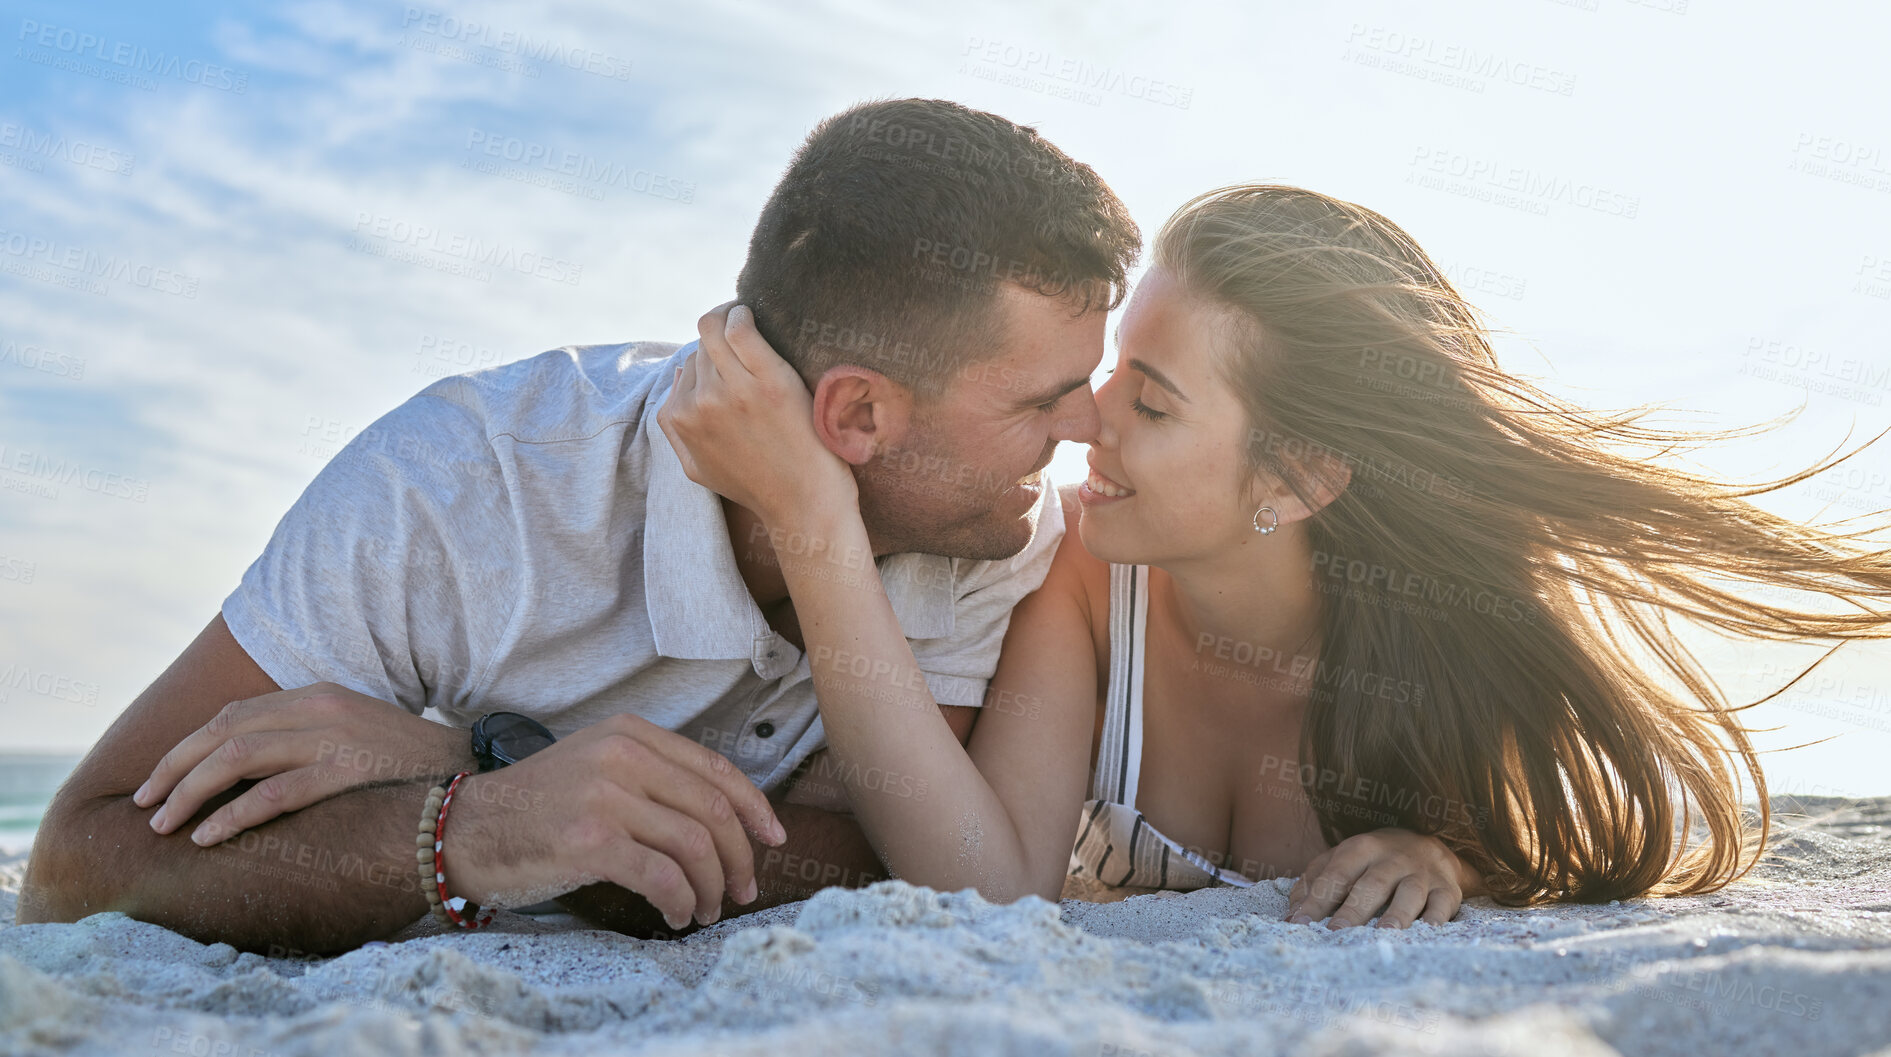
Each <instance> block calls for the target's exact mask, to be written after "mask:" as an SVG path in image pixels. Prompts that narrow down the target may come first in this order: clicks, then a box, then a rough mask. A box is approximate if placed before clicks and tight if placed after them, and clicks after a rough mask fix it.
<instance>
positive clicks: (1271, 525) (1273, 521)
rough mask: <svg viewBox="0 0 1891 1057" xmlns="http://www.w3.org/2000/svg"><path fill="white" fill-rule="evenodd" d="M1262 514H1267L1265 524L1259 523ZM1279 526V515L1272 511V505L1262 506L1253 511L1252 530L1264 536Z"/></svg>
mask: <svg viewBox="0 0 1891 1057" xmlns="http://www.w3.org/2000/svg"><path fill="white" fill-rule="evenodd" d="M1262 514H1266V515H1267V524H1265V525H1263V524H1261V515H1262ZM1279 527H1280V515H1279V514H1276V513H1274V508H1273V507H1271V506H1264V507H1262V508H1260V509H1259V510H1256V511H1255V512H1254V531H1256V532H1258V533H1260V534H1261V535H1263V536H1265V535H1267V534H1268V533H1270V532H1272V531H1274V530H1275V529H1277V528H1279Z"/></svg>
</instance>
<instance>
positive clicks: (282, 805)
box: [167, 767, 355, 848]
mask: <svg viewBox="0 0 1891 1057" xmlns="http://www.w3.org/2000/svg"><path fill="white" fill-rule="evenodd" d="M354 785H355V779H354V778H353V776H351V775H348V774H346V773H344V772H340V771H336V770H335V769H334V768H332V767H300V768H297V769H295V770H293V771H280V772H278V773H275V774H272V775H270V776H269V777H267V778H265V779H263V780H262V781H260V782H257V783H256V784H255V785H253V786H250V787H249V788H248V789H245V790H244V791H243V795H242V796H239V797H237V798H236V799H235V800H232V801H230V802H229V803H227V804H225V805H223V806H222V807H220V808H218V809H217V810H216V811H215V812H213V813H212V814H211V816H210V817H209V818H207V819H204V821H203V824H202V825H200V826H198V827H197V828H196V829H195V830H193V831H191V835H190V839H191V840H193V841H195V842H196V843H198V844H199V845H201V846H203V847H206V848H208V847H210V846H211V845H213V844H221V843H222V842H224V841H226V840H229V839H230V838H231V837H234V836H237V835H238V834H240V833H242V832H244V831H245V830H249V829H254V828H255V827H257V826H260V825H262V824H263V823H265V822H268V821H269V820H270V819H273V818H275V817H277V816H278V815H284V814H287V813H289V812H291V811H300V810H302V809H303V808H305V807H308V806H309V805H310V804H315V803H319V802H321V801H323V800H326V799H328V798H329V797H331V796H334V795H335V794H336V793H339V792H343V791H344V790H347V789H349V788H351V787H353V786H354ZM167 810H168V805H167ZM192 814H195V812H192ZM184 817H186V818H188V817H190V816H184Z"/></svg>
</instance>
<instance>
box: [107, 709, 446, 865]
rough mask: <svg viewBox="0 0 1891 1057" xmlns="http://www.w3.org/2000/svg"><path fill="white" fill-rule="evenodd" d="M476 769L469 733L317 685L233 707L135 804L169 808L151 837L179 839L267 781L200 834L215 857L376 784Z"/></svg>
mask: <svg viewBox="0 0 1891 1057" xmlns="http://www.w3.org/2000/svg"><path fill="white" fill-rule="evenodd" d="M477 769H478V765H477V763H475V762H474V760H473V749H472V740H471V738H470V737H469V736H468V735H467V733H466V731H464V730H460V729H458V728H457V727H449V726H446V725H444V724H440V723H435V722H433V721H432V720H429V719H422V718H420V717H419V716H416V715H414V714H413V713H412V712H409V711H407V710H406V709H404V708H402V707H400V706H399V705H394V704H389V703H388V702H386V701H381V700H377V699H375V698H372V697H368V696H367V695H365V694H358V693H356V692H354V691H353V690H350V689H348V688H347V687H345V686H337V685H335V684H334V683H316V684H314V685H312V686H305V687H302V688H301V689H299V690H280V691H277V692H276V693H273V694H264V695H263V696H261V697H252V698H249V699H248V700H244V701H232V702H230V703H229V704H228V705H225V706H224V708H223V711H221V712H219V713H217V714H216V716H215V717H214V718H212V719H211V720H210V722H208V723H206V724H204V725H203V726H202V727H199V728H198V729H197V730H196V731H195V732H194V733H192V734H191V735H190V736H189V737H187V738H185V739H184V740H183V741H180V742H178V743H177V745H176V747H174V748H173V749H171V751H170V752H168V753H166V754H165V755H164V758H163V759H161V760H159V761H158V765H157V767H156V768H155V769H154V770H152V772H151V777H150V778H149V779H147V780H146V781H145V783H144V785H143V786H141V787H139V789H138V791H137V792H136V793H134V794H132V798H131V800H132V803H134V804H137V805H138V806H139V807H150V806H151V805H152V804H156V803H158V802H159V801H163V806H162V807H160V808H158V810H157V811H156V812H155V813H153V814H152V816H151V828H152V829H154V830H156V831H158V832H159V833H170V832H171V831H173V830H175V829H177V828H178V827H179V826H182V825H183V824H184V823H186V822H188V821H190V820H191V819H192V818H193V817H195V816H196V814H197V812H198V810H199V809H200V808H202V807H203V806H204V803H205V802H206V801H208V800H209V799H210V798H211V797H213V796H216V795H217V794H218V793H221V792H223V791H224V790H226V789H229V788H230V787H231V786H233V785H235V784H236V783H237V782H240V781H243V780H245V779H255V778H260V779H262V781H260V782H257V783H256V784H255V785H253V786H251V787H250V788H249V789H247V790H245V791H244V793H243V795H242V796H239V797H237V798H236V799H234V800H232V801H230V802H229V803H227V804H225V805H223V806H222V807H220V808H218V809H217V810H216V812H215V813H214V814H212V815H211V816H210V817H209V818H207V819H205V820H204V823H203V825H201V826H198V827H197V828H196V830H194V831H193V832H192V833H191V839H192V840H194V841H196V842H197V843H198V844H201V845H204V846H206V847H208V846H209V845H212V844H218V843H221V842H223V841H226V840H229V839H230V838H231V837H234V836H236V835H237V834H239V833H242V832H243V831H244V830H246V829H249V828H250V827H252V826H260V825H262V824H263V823H265V822H268V821H269V820H270V819H272V818H275V817H276V816H278V815H281V814H284V813H286V812H290V811H299V810H301V809H302V808H305V807H308V806H309V805H310V804H313V803H316V802H317V801H321V800H326V799H328V798H329V797H331V796H335V795H336V794H338V793H345V792H347V791H348V790H350V789H353V788H356V787H357V786H363V785H367V784H368V783H370V782H379V781H387V780H389V779H395V778H414V777H418V776H421V775H435V774H452V773H455V772H458V771H465V770H477Z"/></svg>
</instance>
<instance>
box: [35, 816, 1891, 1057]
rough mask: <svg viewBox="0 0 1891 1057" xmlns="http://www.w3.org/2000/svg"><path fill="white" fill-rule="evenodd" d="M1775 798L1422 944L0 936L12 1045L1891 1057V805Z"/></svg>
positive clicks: (828, 928)
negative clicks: (1606, 888) (1644, 892)
mask: <svg viewBox="0 0 1891 1057" xmlns="http://www.w3.org/2000/svg"><path fill="white" fill-rule="evenodd" d="M1775 809H1776V810H1781V811H1802V812H1804V813H1805V816H1806V817H1805V818H1797V819H1785V820H1783V821H1788V822H1799V823H1805V824H1806V828H1805V829H1802V830H1799V831H1797V832H1795V833H1792V834H1790V835H1788V836H1787V837H1786V839H1784V840H1783V841H1781V842H1780V843H1779V844H1778V845H1777V847H1776V849H1775V852H1774V853H1773V854H1772V855H1771V856H1769V858H1768V860H1767V861H1766V862H1765V863H1763V864H1762V866H1761V867H1760V868H1759V869H1757V870H1756V871H1755V873H1754V874H1752V875H1750V879H1749V880H1745V881H1742V882H1740V883H1738V884H1736V885H1735V886H1733V887H1730V888H1728V889H1725V890H1723V891H1721V892H1718V893H1714V894H1712V895H1707V896H1699V897H1689V898H1683V899H1665V900H1648V899H1643V900H1633V901H1628V902H1624V903H1621V904H1616V905H1607V906H1561V907H1553V908H1548V909H1542V910H1528V911H1518V910H1508V909H1503V908H1499V907H1495V906H1493V905H1492V904H1491V903H1489V901H1487V900H1483V899H1473V900H1469V901H1467V902H1466V904H1465V906H1464V909H1463V910H1462V911H1461V912H1460V914H1459V916H1458V918H1457V919H1456V920H1455V921H1452V922H1450V923H1449V924H1447V925H1443V926H1439V927H1433V926H1428V925H1424V924H1419V925H1416V926H1414V927H1413V928H1411V929H1409V930H1391V929H1375V928H1356V929H1341V930H1337V931H1334V930H1329V929H1327V928H1325V927H1324V926H1323V925H1322V924H1314V925H1289V924H1286V923H1284V922H1282V921H1280V920H1279V919H1280V917H1281V915H1282V914H1283V912H1284V911H1285V907H1286V889H1287V888H1288V887H1289V883H1288V882H1285V881H1282V882H1278V883H1267V884H1262V885H1259V886H1257V887H1255V888H1253V889H1248V890H1235V889H1227V888H1223V889H1210V890H1204V891H1201V892H1194V893H1188V894H1176V893H1160V894H1153V895H1145V896H1137V897H1134V898H1130V899H1126V900H1122V901H1119V902H1114V903H1084V902H1078V901H1075V900H1065V901H1064V902H1062V903H1061V904H1053V903H1049V902H1046V901H1044V900H1040V899H1036V898H1031V899H1026V900H1023V901H1020V902H1018V903H1015V904H1011V905H1007V906H994V905H992V904H989V903H986V902H985V901H984V900H982V899H980V898H979V897H978V896H977V895H975V894H971V893H945V894H941V893H937V892H933V891H931V890H930V889H925V888H917V887H914V886H911V885H908V884H905V883H902V882H899V881H889V882H884V883H882V884H878V885H875V886H874V887H872V888H869V889H865V890H859V891H849V890H843V889H828V890H826V891H824V892H821V893H820V894H818V895H816V896H815V897H814V898H812V899H809V900H806V901H804V902H800V903H794V904H790V905H787V906H782V907H777V908H774V909H773V910H769V911H764V912H762V913H759V914H755V915H751V916H749V917H746V918H737V919H732V920H729V921H725V922H721V923H719V924H717V925H715V926H713V927H711V928H709V929H705V930H703V931H702V932H700V933H698V934H696V935H694V936H691V937H689V938H688V939H686V940H682V941H677V942H670V943H665V942H646V941H639V940H632V939H627V938H624V937H622V936H617V935H614V934H611V933H603V932H597V931H592V930H587V929H583V928H582V927H580V926H578V924H577V923H576V922H574V921H572V920H570V919H568V918H557V917H554V918H538V917H528V916H523V915H514V914H506V915H503V916H502V918H501V921H500V923H499V924H498V925H496V926H495V927H494V928H493V929H491V930H487V931H481V932H478V933H460V934H455V935H443V934H437V933H433V932H432V931H431V930H430V929H427V928H417V929H416V930H415V933H416V935H415V938H411V939H405V940H402V941H399V942H394V943H389V944H379V945H375V946H371V947H367V948H363V949H362V950H359V951H354V952H351V953H349V954H346V955H343V956H341V957H338V958H331V959H324V960H318V961H309V960H298V959H287V958H263V957H259V956H257V955H255V954H239V953H237V952H236V951H235V950H233V949H231V948H230V947H227V946H223V945H215V946H204V945H202V944H199V943H196V942H193V941H191V940H188V939H185V938H183V937H180V936H178V935H176V934H175V933H172V932H169V931H167V930H165V929H161V928H158V927H156V926H153V925H146V924H142V923H140V922H136V921H132V920H130V919H129V918H126V917H125V916H123V915H121V914H99V915H96V916H93V917H90V918H87V919H86V920H84V921H81V922H78V923H76V924H70V925H28V926H14V925H5V926H0V1053H5V1054H54V1053H56V1054H101V1055H105V1054H109V1055H113V1057H120V1055H124V1054H137V1055H151V1057H157V1055H159V1054H166V1053H173V1054H195V1055H198V1057H212V1055H226V1057H265V1055H283V1057H287V1055H297V1054H321V1055H325V1057H326V1055H334V1054H347V1055H353V1054H446V1053H465V1054H514V1053H545V1054H579V1053H586V1054H589V1053H625V1054H652V1055H659V1054H661V1055H681V1054H716V1055H722V1057H751V1055H753V1057H760V1055H764V1054H766V1055H770V1057H798V1055H803V1054H807V1055H816V1054H819V1055H826V1054H879V1053H887V1054H902V1055H908V1054H911V1055H920V1054H940V1055H944V1054H954V1055H957V1054H963V1055H967V1057H1002V1055H1017V1057H1062V1055H1067V1054H1083V1055H1087V1057H1157V1055H1160V1057H1181V1055H1188V1054H1202V1055H1209V1054H1307V1055H1346V1057H1364V1055H1370V1054H1391V1053H1423V1054H1451V1055H1459V1054H1463V1055H1499V1054H1518V1055H1522V1054H1529V1055H1532V1057H1560V1055H1569V1057H1576V1055H1582V1057H1588V1055H1606V1054H1615V1053H1621V1054H1629V1055H1642V1054H1647V1055H1663V1054H1673V1055H1677V1057H1678V1055H1687V1057H1699V1055H1720V1054H1769V1055H1772V1054H1786V1055H1790V1057H1822V1055H1827V1054H1848V1055H1849V1054H1866V1053H1879V1054H1887V1055H1891V828H1888V824H1891V798H1883V799H1875V800H1865V801H1845V800H1833V799H1818V798H1806V799H1804V800H1802V801H1794V800H1791V799H1788V798H1784V797H1782V798H1780V799H1779V800H1777V801H1775ZM1778 817H1779V816H1776V818H1778ZM22 865H23V864H22V862H21V861H20V860H18V859H17V858H16V859H15V860H13V861H11V862H8V863H6V864H5V865H4V866H0V920H4V921H7V922H10V921H11V920H12V917H13V906H14V902H15V899H16V896H17V893H18V889H19V873H20V870H21V868H22ZM423 932H424V933H426V934H424V935H423V934H421V933H423Z"/></svg>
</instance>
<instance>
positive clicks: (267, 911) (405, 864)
mask: <svg viewBox="0 0 1891 1057" xmlns="http://www.w3.org/2000/svg"><path fill="white" fill-rule="evenodd" d="M278 689H280V688H279V687H277V686H276V684H275V683H274V682H273V681H272V680H271V679H270V678H269V676H268V675H267V674H265V673H264V672H263V670H262V669H261V668H260V667H258V666H257V664H256V662H255V661H253V660H252V659H251V658H250V656H249V654H248V653H246V652H245V651H244V650H243V648H242V646H241V645H239V644H238V643H237V641H236V639H235V638H234V637H233V636H231V634H230V631H229V629H228V628H227V627H225V626H224V623H223V617H222V615H221V614H219V615H218V616H217V617H216V618H215V619H213V620H211V622H210V624H209V626H207V627H206V628H204V630H203V632H202V633H201V634H199V635H198V636H197V638H196V640H195V641H193V642H192V643H191V644H190V646H189V647H188V648H187V649H185V651H184V652H183V654H182V655H180V656H179V657H178V659H177V660H176V661H175V662H173V663H172V664H171V666H170V667H169V668H168V669H166V670H165V672H164V674H163V675H161V676H159V677H158V678H157V680H156V681H155V682H153V683H152V684H151V685H150V686H149V687H148V688H146V690H145V691H144V693H142V694H140V695H138V698H137V700H135V701H133V702H132V704H131V706H130V707H129V708H127V709H126V710H125V712H124V714H123V715H121V716H119V718H118V720H117V722H115V723H113V724H112V727H111V729H110V730H108V731H106V732H105V735H104V736H103V737H101V738H100V739H99V741H98V744H96V745H95V746H93V748H92V751H91V752H90V753H88V754H87V755H86V757H85V759H84V760H83V761H82V762H81V763H80V764H79V767H78V768H77V769H76V770H75V771H74V772H73V774H72V776H71V777H70V778H68V779H67V780H66V782H65V784H64V785H63V786H61V788H60V790H59V793H58V795H56V796H55V797H54V798H53V801H52V804H51V805H50V806H49V807H48V809H47V812H46V817H45V819H44V821H43V822H42V823H41V826H40V830H39V835H38V837H37V839H36V840H35V841H34V845H33V854H32V857H31V859H30V860H29V862H28V867H27V874H26V878H25V882H24V885H23V891H22V893H21V899H20V909H19V913H18V920H19V922H20V923H21V924H30V923H34V922H43V921H76V920H78V919H79V918H81V917H84V916H86V915H88V914H96V913H100V912H103V911H108V910H116V911H122V912H124V913H126V914H129V915H131V916H133V917H136V918H138V919H139V920H141V921H149V922H152V923H154V924H158V925H163V926H165V927H166V928H170V929H173V930H175V931H177V932H180V933H182V934H184V935H186V936H190V937H192V938H194V939H199V940H202V941H204V942H219V941H220V942H224V943H229V944H231V945H233V946H236V947H239V948H243V949H247V950H257V951H261V950H266V949H267V948H269V947H270V946H272V945H281V946H286V947H294V948H297V949H300V950H306V951H318V952H319V951H335V950H342V949H346V948H351V947H355V946H359V945H360V944H361V943H363V942H365V941H367V940H370V939H375V938H379V937H383V936H386V935H388V934H390V933H393V932H395V931H396V930H398V929H400V928H401V927H402V926H405V925H407V924H409V923H410V922H412V921H413V920H414V919H416V918H418V917H420V916H422V915H423V914H426V913H427V902H426V899H425V897H424V896H422V895H421V893H420V888H419V873H418V870H417V868H416V865H415V861H414V834H415V827H416V826H417V824H418V823H419V821H420V814H421V808H422V805H423V804H424V802H425V800H426V796H427V790H428V788H430V787H431V785H432V780H431V779H428V778H421V779H418V780H409V781H402V782H391V783H387V784H383V785H377V786H372V787H364V788H361V789H357V790H353V791H351V792H348V793H344V794H342V795H339V796H336V797H332V798H330V799H328V800H325V801H322V802H320V803H318V804H315V805H312V806H310V807H307V808H304V809H302V810H300V811H297V812H294V813H292V814H289V815H286V816H283V817H281V818H278V819H276V820H274V821H272V822H269V823H267V824H265V825H262V826H258V827H256V828H254V829H251V830H250V831H248V832H247V833H245V834H243V835H242V836H241V837H239V838H236V839H234V840H231V841H229V842H228V843H226V844H222V845H219V846H217V847H214V848H200V847H198V846H197V845H195V844H193V843H191V841H190V837H189V833H190V831H191V829H192V828H194V826H195V824H196V823H197V822H199V821H201V820H202V819H204V818H208V817H209V816H210V814H211V813H212V812H213V811H215V810H216V808H217V807H220V806H221V805H222V804H223V803H225V802H227V801H228V800H230V799H232V798H234V797H235V796H236V795H238V794H239V793H240V792H241V791H242V789H241V788H238V789H232V790H229V791H228V792H226V793H224V794H222V795H219V796H217V797H214V798H212V799H211V800H210V801H209V802H208V803H206V804H205V805H204V806H203V808H201V809H200V810H199V811H198V813H197V816H196V817H195V818H193V819H192V820H191V824H189V825H186V826H183V827H180V828H178V829H176V830H174V831H173V832H172V833H171V834H169V835H168V836H160V835H158V834H157V833H155V832H153V831H152V829H151V826H150V816H151V811H150V810H149V809H145V808H140V807H138V806H137V805H135V804H134V803H132V800H131V794H132V793H133V792H134V791H136V790H137V788H138V786H139V785H140V784H142V783H143V782H144V780H145V779H146V778H147V777H148V776H149V775H150V774H151V771H152V768H153V767H155V766H156V764H157V762H158V760H159V759H161V758H162V757H163V755H164V753H165V752H167V751H168V750H169V749H170V747H171V746H173V745H176V744H177V743H178V742H180V741H182V740H183V739H184V738H185V737H186V736H188V735H189V734H191V733H192V732H193V731H195V730H196V729H198V728H199V727H201V726H203V725H204V724H206V723H210V722H211V721H212V720H213V719H215V717H216V716H217V715H218V714H219V713H220V712H221V711H222V709H223V707H224V705H225V704H227V703H229V702H231V701H237V700H243V699H245V698H250V697H256V696H259V695H262V694H267V693H273V692H275V691H277V690H278ZM245 787H246V786H245Z"/></svg>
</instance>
